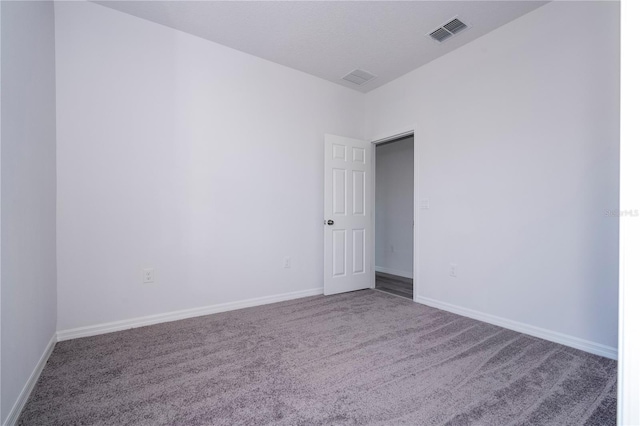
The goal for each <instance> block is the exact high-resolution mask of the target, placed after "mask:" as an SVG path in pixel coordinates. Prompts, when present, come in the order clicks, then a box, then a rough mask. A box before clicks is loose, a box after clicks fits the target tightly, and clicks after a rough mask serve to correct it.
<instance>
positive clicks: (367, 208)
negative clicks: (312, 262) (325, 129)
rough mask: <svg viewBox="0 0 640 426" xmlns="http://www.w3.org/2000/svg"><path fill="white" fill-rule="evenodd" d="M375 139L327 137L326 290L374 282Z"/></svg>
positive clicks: (362, 286)
mask: <svg viewBox="0 0 640 426" xmlns="http://www.w3.org/2000/svg"><path fill="white" fill-rule="evenodd" d="M371 191H372V181H371V143H369V142H366V141H361V140H358V139H351V138H345V137H341V136H334V135H325V139H324V220H325V225H324V294H335V293H343V292H346V291H354V290H362V289H365V288H369V287H370V285H371V274H372V273H373V267H372V258H373V257H372V248H373V245H372V242H373V239H372V238H371V237H372V232H373V221H372V220H371V219H372V216H371V214H372V204H371V199H372V197H371V194H372V193H371Z"/></svg>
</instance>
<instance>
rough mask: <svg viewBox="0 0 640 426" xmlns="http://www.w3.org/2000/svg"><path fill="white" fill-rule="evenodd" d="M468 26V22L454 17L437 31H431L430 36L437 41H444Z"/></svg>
mask: <svg viewBox="0 0 640 426" xmlns="http://www.w3.org/2000/svg"><path fill="white" fill-rule="evenodd" d="M467 27H468V25H467V24H465V23H464V22H462V21H461V20H459V19H458V18H454V19H452V20H451V21H449V22H447V23H446V24H444V25H443V26H441V27H440V28H437V29H436V30H435V31H432V32H430V33H429V36H430V37H431V38H432V39H434V40H435V41H437V42H439V43H442V42H443V41H445V40H446V39H448V38H449V37H451V36H453V35H455V34H458V33H459V32H460V31H462V30H464V29H465V28H467Z"/></svg>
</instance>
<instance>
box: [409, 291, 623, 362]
mask: <svg viewBox="0 0 640 426" xmlns="http://www.w3.org/2000/svg"><path fill="white" fill-rule="evenodd" d="M416 302H418V303H422V304H423V305H427V306H431V307H432V308H437V309H442V310H443V311H448V312H453V313H454V314H458V315H462V316H465V317H469V318H473V319H476V320H479V321H484V322H488V323H489V324H493V325H497V326H500V327H504V328H508V329H509V330H513V331H517V332H520V333H524V334H529V335H531V336H534V337H539V338H541V339H545V340H550V341H552V342H555V343H560V344H561V345H565V346H570V347H572V348H575V349H580V350H582V351H585V352H589V353H592V354H595V355H600V356H603V357H606V358H611V359H618V349H617V348H614V347H612V346H606V345H602V344H600V343H595V342H591V341H589V340H584V339H580V338H578V337H573V336H569V335H568V334H563V333H558V332H556V331H551V330H547V329H544V328H540V327H535V326H532V325H529V324H525V323H522V322H518V321H512V320H510V319H506V318H502V317H498V316H495V315H490V314H486V313H484V312H480V311H475V310H473V309H467V308H463V307H461V306H457V305H452V304H450V303H446V302H440V301H438V300H434V299H429V298H427V297H422V296H418V297H416Z"/></svg>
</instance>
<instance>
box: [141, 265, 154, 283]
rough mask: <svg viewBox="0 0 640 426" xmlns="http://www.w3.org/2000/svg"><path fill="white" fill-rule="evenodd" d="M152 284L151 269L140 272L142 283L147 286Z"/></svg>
mask: <svg viewBox="0 0 640 426" xmlns="http://www.w3.org/2000/svg"><path fill="white" fill-rule="evenodd" d="M152 282H154V273H153V268H146V269H143V270H142V283H143V284H149V283H152Z"/></svg>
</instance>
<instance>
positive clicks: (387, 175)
mask: <svg viewBox="0 0 640 426" xmlns="http://www.w3.org/2000/svg"><path fill="white" fill-rule="evenodd" d="M374 151H375V154H374V158H375V169H374V170H375V173H374V179H375V197H374V199H375V288H376V289H378V290H380V291H384V292H387V293H391V294H394V295H396V296H401V297H406V298H408V299H414V285H413V279H414V276H413V271H414V267H413V260H414V241H413V240H414V135H413V133H411V134H408V135H403V136H400V137H398V138H395V139H392V140H386V141H383V142H379V143H376V144H375V145H374Z"/></svg>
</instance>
